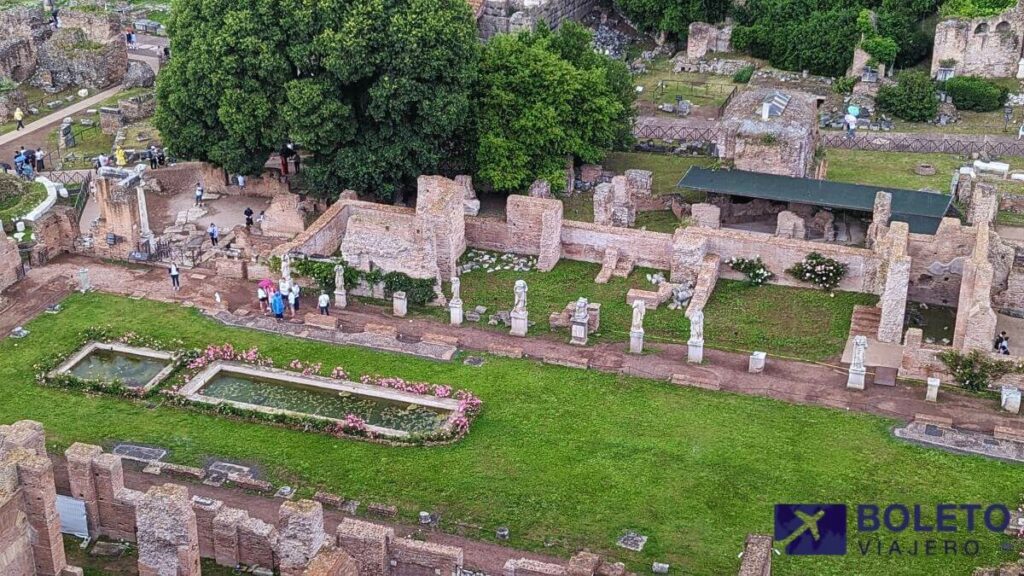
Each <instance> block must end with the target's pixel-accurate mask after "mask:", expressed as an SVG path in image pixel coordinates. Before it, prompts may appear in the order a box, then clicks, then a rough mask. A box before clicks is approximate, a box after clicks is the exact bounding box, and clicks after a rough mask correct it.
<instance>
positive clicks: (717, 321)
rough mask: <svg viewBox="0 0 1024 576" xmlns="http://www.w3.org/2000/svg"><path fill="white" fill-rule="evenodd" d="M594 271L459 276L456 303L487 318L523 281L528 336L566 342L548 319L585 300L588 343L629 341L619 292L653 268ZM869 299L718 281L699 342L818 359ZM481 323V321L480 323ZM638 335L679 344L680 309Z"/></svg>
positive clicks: (655, 316)
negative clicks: (589, 307)
mask: <svg viewBox="0 0 1024 576" xmlns="http://www.w3.org/2000/svg"><path fill="white" fill-rule="evenodd" d="M600 270H601V265H600V264H591V263H588V262H577V261H572V260H563V261H561V262H559V263H558V265H557V266H555V269H554V270H552V271H550V272H537V271H533V272H526V273H523V272H514V271H511V270H500V271H496V272H491V273H488V272H486V271H483V270H474V271H472V272H467V273H463V274H462V275H461V277H460V278H461V280H462V300H463V301H464V302H465V307H466V309H467V310H469V309H472V308H473V307H475V306H478V305H483V306H486V307H487V308H488V315H490V314H494V313H495V312H497V311H498V310H509V309H510V308H511V306H512V286H513V284H514V283H515V281H516V280H517V279H520V278H522V279H523V280H526V283H527V285H528V286H529V297H528V298H527V308H528V309H529V312H530V320H531V321H533V322H536V323H537V324H536V326H535V327H534V328H533V329H532V333H533V334H537V335H547V334H550V335H552V336H553V337H557V338H560V339H561V338H564V339H565V340H566V341H568V337H569V336H568V330H567V329H560V330H556V331H554V332H550V331H549V328H548V315H549V314H550V313H551V312H556V311H560V310H562V309H563V308H564V307H565V305H566V304H567V303H568V302H570V301H572V300H575V299H576V298H578V297H580V296H585V297H587V298H589V299H590V301H591V302H598V303H600V304H601V329H600V331H599V332H597V333H596V334H593V335H591V338H592V339H593V340H594V341H597V342H608V341H622V342H625V341H628V340H629V326H630V323H631V320H632V309H631V308H630V307H629V306H628V305H627V304H626V292H627V291H628V290H629V289H630V288H642V289H645V290H652V289H654V286H653V285H652V284H651V283H650V282H648V281H647V278H646V274H647V273H650V272H653V271H652V270H644V269H637V270H634V271H633V273H632V274H630V276H629V278H618V277H613V278H612V279H611V280H609V281H608V283H607V284H594V282H593V279H594V277H595V276H597V273H598V272H599V271H600ZM775 272H776V273H777V274H781V273H783V272H782V271H781V270H778V271H775ZM445 290H446V291H447V290H449V288H448V287H445ZM446 293H447V292H446ZM876 300H877V298H876V297H875V296H872V295H869V294H855V293H852V292H837V293H836V296H835V297H834V298H832V297H829V295H828V293H826V292H823V291H821V290H813V289H801V288H787V287H784V286H777V285H765V286H760V287H753V286H749V285H748V284H747V283H745V282H737V281H732V280H719V281H718V284H717V286H716V287H715V291H714V292H713V293H712V295H711V300H710V301H709V302H708V304H707V307H706V308H705V310H704V312H705V315H704V316H705V320H704V323H705V324H704V337H705V339H706V344H707V346H709V347H711V348H721V349H727V350H742V351H753V350H767V351H768V352H769V353H771V354H781V355H785V356H791V357H797V358H803V359H807V360H825V359H827V358H830V357H833V356H835V355H837V354H839V353H840V352H842V349H843V346H844V344H845V343H846V337H847V333H848V332H849V330H850V317H851V315H852V314H853V306H854V305H855V304H873V303H875V301H876ZM420 310H426V311H427V312H428V313H430V314H433V315H435V316H438V317H444V318H447V315H448V311H447V310H440V309H437V308H426V309H420ZM484 320H486V319H484ZM481 325H482V326H486V325H487V324H486V322H485V321H482V322H481ZM495 329H496V330H498V329H500V330H508V328H507V327H495ZM644 330H645V331H646V337H647V339H648V344H649V345H654V346H656V342H657V341H658V340H659V339H660V340H669V341H674V342H677V343H680V344H681V343H684V342H685V341H686V339H687V337H688V336H689V330H690V324H689V321H688V320H687V319H686V317H685V316H684V315H683V311H682V310H669V309H668V308H667V307H666V306H661V307H659V308H658V309H657V310H648V311H647V315H646V316H645V317H644Z"/></svg>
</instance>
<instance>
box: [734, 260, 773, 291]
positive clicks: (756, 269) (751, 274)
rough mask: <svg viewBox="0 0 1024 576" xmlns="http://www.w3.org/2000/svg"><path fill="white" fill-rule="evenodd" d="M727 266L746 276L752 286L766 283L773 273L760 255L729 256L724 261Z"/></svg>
mask: <svg viewBox="0 0 1024 576" xmlns="http://www.w3.org/2000/svg"><path fill="white" fill-rule="evenodd" d="M725 262H726V264H728V265H729V268H732V269H733V270H735V271H737V272H739V273H741V274H743V275H744V276H746V277H747V282H749V283H750V284H752V285H754V286H761V285H762V284H765V283H767V282H768V281H769V280H771V279H772V277H774V276H775V274H772V272H771V271H770V270H768V266H767V265H765V263H764V262H763V261H762V260H761V257H760V256H757V257H755V258H729V259H728V260H726V261H725Z"/></svg>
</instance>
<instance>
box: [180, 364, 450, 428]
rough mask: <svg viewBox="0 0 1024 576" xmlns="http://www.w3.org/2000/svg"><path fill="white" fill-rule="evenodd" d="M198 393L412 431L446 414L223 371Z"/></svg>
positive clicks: (441, 419)
mask: <svg viewBox="0 0 1024 576" xmlns="http://www.w3.org/2000/svg"><path fill="white" fill-rule="evenodd" d="M200 394H202V395H203V396H208V397H210V398H220V399H222V400H231V401H234V402H244V403H246V404H254V405H257V406H267V407H269V408H278V409H281V410H290V411H293V412H301V413H304V414H313V415H316V416H325V417H327V418H336V419H339V420H341V419H343V418H345V416H346V415H348V414H355V415H356V416H359V417H360V418H362V419H363V420H364V421H365V422H366V423H367V424H371V425H374V426H382V427H385V428H391V429H393V430H401V431H404V432H409V433H411V434H422V433H428V432H433V431H435V430H437V429H438V428H439V427H440V426H441V424H443V423H444V421H445V419H447V417H448V413H446V412H442V411H439V410H435V409H433V408H428V407H425V406H418V405H415V404H403V403H398V402H392V401H388V400H384V399H379V398H373V397H367V396H359V395H357V394H351V393H349V392H336V391H333V390H323V389H318V388H310V387H307V386H300V385H296V384H291V383H288V382H280V381H276V380H263V379H260V378H251V377H248V376H242V375H239V374H230V373H223V372H221V373H219V374H217V375H216V376H214V377H213V378H212V379H211V380H210V381H209V382H208V383H207V384H206V385H205V386H203V388H202V390H200Z"/></svg>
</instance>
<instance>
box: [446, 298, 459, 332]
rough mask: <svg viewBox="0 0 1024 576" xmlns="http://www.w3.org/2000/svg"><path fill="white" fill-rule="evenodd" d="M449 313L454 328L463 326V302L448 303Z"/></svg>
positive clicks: (453, 301)
mask: <svg viewBox="0 0 1024 576" xmlns="http://www.w3.org/2000/svg"><path fill="white" fill-rule="evenodd" d="M448 313H449V315H450V317H451V325H452V326H461V325H462V300H461V299H458V300H452V301H451V302H449V303H448Z"/></svg>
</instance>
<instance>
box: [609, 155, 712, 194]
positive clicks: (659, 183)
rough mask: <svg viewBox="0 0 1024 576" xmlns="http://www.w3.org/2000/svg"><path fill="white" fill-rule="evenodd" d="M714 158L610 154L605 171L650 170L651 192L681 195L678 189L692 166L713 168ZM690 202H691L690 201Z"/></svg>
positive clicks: (620, 172) (618, 172) (617, 172)
mask: <svg viewBox="0 0 1024 576" xmlns="http://www.w3.org/2000/svg"><path fill="white" fill-rule="evenodd" d="M714 162H715V159H714V158H708V157H706V156H674V155H671V154H651V153H647V152H609V153H608V155H607V156H606V157H605V159H604V163H603V164H602V166H604V169H605V170H611V171H613V172H615V173H616V174H622V173H623V172H625V171H626V170H630V169H634V170H650V171H651V172H652V173H654V179H653V182H652V183H651V191H652V192H653V193H654V194H656V195H660V194H679V193H681V192H682V191H681V190H680V189H679V188H676V184H678V183H679V179H680V178H682V177H683V174H685V173H686V170H687V169H689V168H690V166H704V167H707V166H711V165H712V164H714ZM688 201H690V200H688Z"/></svg>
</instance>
